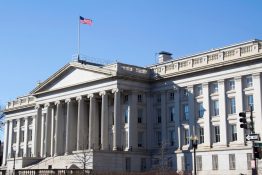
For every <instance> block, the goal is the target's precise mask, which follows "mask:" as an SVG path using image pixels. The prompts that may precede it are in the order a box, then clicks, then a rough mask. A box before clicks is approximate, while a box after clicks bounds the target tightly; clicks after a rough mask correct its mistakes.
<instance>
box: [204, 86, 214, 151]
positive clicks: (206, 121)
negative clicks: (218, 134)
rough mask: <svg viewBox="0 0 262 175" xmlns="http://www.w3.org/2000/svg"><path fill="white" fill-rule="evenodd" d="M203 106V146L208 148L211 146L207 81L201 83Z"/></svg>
mask: <svg viewBox="0 0 262 175" xmlns="http://www.w3.org/2000/svg"><path fill="white" fill-rule="evenodd" d="M202 88H203V97H204V99H203V107H204V110H205V112H204V117H203V118H204V144H203V147H207V148H210V146H211V134H212V133H211V132H212V131H211V126H210V106H209V103H210V101H209V99H210V97H209V87H208V83H203V85H202Z"/></svg>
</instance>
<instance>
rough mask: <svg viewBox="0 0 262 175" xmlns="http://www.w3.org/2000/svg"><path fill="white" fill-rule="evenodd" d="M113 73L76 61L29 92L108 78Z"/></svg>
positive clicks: (56, 88)
mask: <svg viewBox="0 0 262 175" xmlns="http://www.w3.org/2000/svg"><path fill="white" fill-rule="evenodd" d="M113 74H114V73H113V71H112V70H107V69H104V68H103V67H97V66H94V65H81V64H78V63H74V64H67V65H66V66H64V67H63V68H62V69H60V70H59V71H57V72H56V73H55V74H53V75H52V76H51V77H49V78H48V79H47V80H46V81H44V82H43V83H41V84H40V85H39V86H38V87H37V88H35V89H34V90H33V91H32V92H31V93H34V94H37V93H41V92H48V91H53V90H58V89H63V88H67V87H72V86H75V85H80V84H84V83H88V82H92V81H97V80H100V79H104V78H108V77H110V76H112V75H113Z"/></svg>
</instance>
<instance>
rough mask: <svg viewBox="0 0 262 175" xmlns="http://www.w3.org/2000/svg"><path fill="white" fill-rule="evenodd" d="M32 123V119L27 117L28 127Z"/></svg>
mask: <svg viewBox="0 0 262 175" xmlns="http://www.w3.org/2000/svg"><path fill="white" fill-rule="evenodd" d="M32 123H33V119H32V117H28V125H29V126H30V125H32Z"/></svg>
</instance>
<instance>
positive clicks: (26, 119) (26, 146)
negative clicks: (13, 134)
mask: <svg viewBox="0 0 262 175" xmlns="http://www.w3.org/2000/svg"><path fill="white" fill-rule="evenodd" d="M28 127H29V126H28V117H25V130H24V131H25V135H24V137H25V139H24V155H25V156H26V157H28V155H27V148H28Z"/></svg>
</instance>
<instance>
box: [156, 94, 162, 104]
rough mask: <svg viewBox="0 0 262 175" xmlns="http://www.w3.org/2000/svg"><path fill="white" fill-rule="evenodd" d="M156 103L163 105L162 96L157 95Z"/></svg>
mask: <svg viewBox="0 0 262 175" xmlns="http://www.w3.org/2000/svg"><path fill="white" fill-rule="evenodd" d="M156 102H157V103H161V94H157V97H156Z"/></svg>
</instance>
